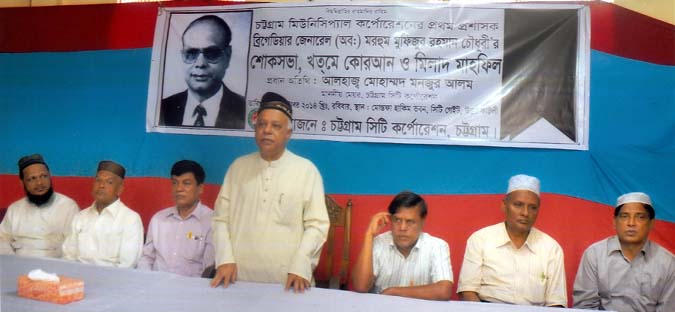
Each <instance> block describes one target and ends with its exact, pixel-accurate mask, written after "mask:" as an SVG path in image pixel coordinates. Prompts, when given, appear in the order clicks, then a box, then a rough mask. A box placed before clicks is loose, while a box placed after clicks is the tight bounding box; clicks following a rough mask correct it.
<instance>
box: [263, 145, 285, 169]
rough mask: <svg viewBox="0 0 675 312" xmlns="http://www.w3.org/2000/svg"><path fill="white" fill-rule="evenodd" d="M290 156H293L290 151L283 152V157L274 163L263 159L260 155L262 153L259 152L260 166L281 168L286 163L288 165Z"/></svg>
mask: <svg viewBox="0 0 675 312" xmlns="http://www.w3.org/2000/svg"><path fill="white" fill-rule="evenodd" d="M290 155H291V152H290V151H289V150H288V149H284V152H283V154H281V157H279V159H277V160H273V161H267V160H265V159H263V158H262V156H261V155H260V152H258V164H259V165H260V166H261V167H263V168H264V167H272V168H279V167H281V166H282V165H283V164H284V163H286V162H287V161H288V159H289V158H290Z"/></svg>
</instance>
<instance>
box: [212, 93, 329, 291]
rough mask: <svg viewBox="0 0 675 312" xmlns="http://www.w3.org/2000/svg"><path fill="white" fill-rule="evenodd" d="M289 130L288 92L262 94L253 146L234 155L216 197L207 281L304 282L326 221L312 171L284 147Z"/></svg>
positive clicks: (291, 285) (296, 285) (302, 285)
mask: <svg viewBox="0 0 675 312" xmlns="http://www.w3.org/2000/svg"><path fill="white" fill-rule="evenodd" d="M291 131H292V108H291V105H290V103H289V102H288V100H286V99H285V98H284V97H282V96H281V95H279V94H276V93H272V92H268V93H266V94H264V95H263V97H262V99H261V102H260V107H259V108H258V112H257V116H256V117H255V140H256V144H257V145H258V152H255V153H252V154H249V155H246V156H242V157H240V158H238V159H236V160H235V161H234V163H233V164H232V165H231V166H230V168H229V169H228V170H227V174H226V175H225V180H224V182H223V186H222V188H221V189H220V193H219V194H218V198H217V199H216V206H215V212H214V216H213V242H214V246H215V249H216V267H217V271H216V276H215V277H214V278H213V280H212V281H211V286H212V287H216V286H218V285H219V284H220V283H221V282H222V283H223V285H224V286H225V287H227V286H228V285H229V284H230V283H233V282H235V281H236V280H243V281H254V282H267V283H280V284H283V285H285V288H286V289H287V290H288V289H293V291H295V292H303V291H304V290H305V289H307V288H309V287H310V285H311V283H312V272H313V271H314V269H315V268H316V265H317V263H318V261H319V255H320V253H321V248H322V246H323V243H324V242H325V241H326V235H327V232H328V226H329V221H328V213H327V211H326V204H325V199H324V192H323V181H322V179H321V175H320V174H319V171H318V170H317V169H316V167H315V166H314V164H312V162H310V161H309V160H307V159H305V158H302V157H299V156H296V155H295V154H293V153H291V152H290V151H289V150H287V149H286V144H287V143H288V140H289V139H290V138H291Z"/></svg>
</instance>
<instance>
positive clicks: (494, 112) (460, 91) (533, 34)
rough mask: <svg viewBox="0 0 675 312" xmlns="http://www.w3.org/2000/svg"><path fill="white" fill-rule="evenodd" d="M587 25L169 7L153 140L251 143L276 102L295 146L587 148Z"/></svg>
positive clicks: (486, 16)
mask: <svg viewBox="0 0 675 312" xmlns="http://www.w3.org/2000/svg"><path fill="white" fill-rule="evenodd" d="M533 8H538V9H539V10H532V9H533ZM542 10H543V11H544V13H540V12H542ZM533 14H534V16H535V21H534V22H531V23H532V24H531V25H530V28H526V29H523V28H524V27H521V26H522V25H523V24H524V23H525V21H524V20H523V19H524V18H528V19H529V20H532V18H530V17H531V16H533ZM547 14H548V15H547ZM538 16H542V17H543V18H541V19H540V21H539V22H536V17H538ZM198 19H199V20H198ZM218 19H219V20H222V21H224V22H225V23H226V24H227V26H226V27H229V29H230V32H231V36H229V38H228V35H227V34H224V33H225V32H224V31H222V30H219V27H217V26H218V25H221V23H220V22H218V23H215V22H213V23H212V24H213V25H216V26H212V25H211V22H212V21H216V22H217V20H218ZM196 20H197V21H196ZM207 20H208V21H207ZM521 20H523V21H521ZM537 23H539V24H537ZM588 23H589V21H588V9H587V8H585V7H582V6H572V5H564V6H561V5H546V6H541V5H538V6H532V5H527V6H524V5H518V6H515V5H510V6H503V5H502V6H462V7H458V6H448V5H419V4H416V5H410V6H393V5H366V6H364V5H297V4H263V5H228V6H223V7H217V8H216V7H190V8H163V9H160V14H159V16H158V19H157V27H156V33H155V41H154V46H153V62H152V69H151V76H150V85H149V94H148V108H147V121H146V124H147V129H148V131H156V132H168V133H190V134H217V135H238V136H241V135H243V136H250V135H252V131H253V128H252V126H253V120H254V118H255V111H256V109H257V107H258V105H259V99H260V98H261V97H262V95H263V94H264V93H265V92H268V91H273V92H276V93H279V94H281V95H283V96H284V97H286V98H287V99H289V101H291V103H292V105H293V126H294V137H296V138H297V137H300V138H309V139H322V140H339V141H368V142H399V143H424V144H462V145H491V146H515V147H522V146H525V147H547V148H564V149H586V148H587V137H588V131H587V129H588V57H589V56H588V54H589V42H588V41H589V38H588V33H589V29H588ZM207 24H208V25H207ZM547 24H551V25H547ZM561 24H562V26H561ZM537 26H539V27H537ZM546 27H548V28H551V27H553V29H554V30H556V31H553V32H551V31H550V30H549V31H547V30H546ZM542 28H543V29H544V30H543V31H542ZM559 33H564V35H563V36H561V35H559ZM214 38H215V39H214ZM222 38H226V39H222ZM221 39H222V40H221ZM227 40H230V42H229V47H230V48H227V46H226V44H224V43H223V42H224V41H227ZM528 45H529V46H530V47H528ZM523 47H525V48H523ZM561 47H565V49H567V50H566V51H567V52H566V53H565V52H563V53H560V51H559V50H560V48H561ZM228 51H231V52H228ZM505 51H507V53H505ZM509 53H510V54H509ZM228 54H229V55H228ZM561 55H562V56H561ZM552 73H557V75H551V74H552ZM528 77H529V79H528ZM542 77H543V78H542ZM568 78H570V79H568ZM200 103H201V105H200V106H203V107H205V114H204V116H205V117H204V118H203V120H204V122H202V121H200V122H197V119H200V118H201V117H200V115H198V114H197V112H196V110H195V109H196V106H197V105H199V104H200ZM200 114H201V113H200ZM221 117H222V118H221Z"/></svg>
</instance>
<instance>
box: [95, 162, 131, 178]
mask: <svg viewBox="0 0 675 312" xmlns="http://www.w3.org/2000/svg"><path fill="white" fill-rule="evenodd" d="M101 170H105V171H110V172H112V173H114V174H115V175H117V176H118V177H120V178H122V179H124V174H125V173H126V172H127V171H126V170H125V169H124V167H122V165H120V164H118V163H116V162H114V161H112V160H102V161H101V162H99V163H98V169H96V172H99V171H101Z"/></svg>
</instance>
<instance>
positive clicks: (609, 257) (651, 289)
mask: <svg viewBox="0 0 675 312" xmlns="http://www.w3.org/2000/svg"><path fill="white" fill-rule="evenodd" d="M655 216H656V213H655V212H654V208H653V207H652V201H651V199H650V198H649V196H648V195H647V194H645V193H628V194H624V195H622V196H620V197H619V198H618V199H617V201H616V208H615V209H614V229H615V230H616V236H612V237H609V238H607V239H604V240H601V241H599V242H596V243H594V244H593V245H591V246H590V247H588V249H586V251H585V252H584V255H583V257H582V258H581V264H580V265H579V271H578V272H577V277H576V279H575V280H574V307H575V308H582V309H595V310H598V309H600V310H615V311H664V312H665V311H675V257H674V256H673V254H672V253H670V252H668V251H667V250H665V249H664V248H663V247H661V246H659V244H657V243H655V242H652V241H650V240H649V231H650V230H651V229H652V227H653V226H654V217H655Z"/></svg>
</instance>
